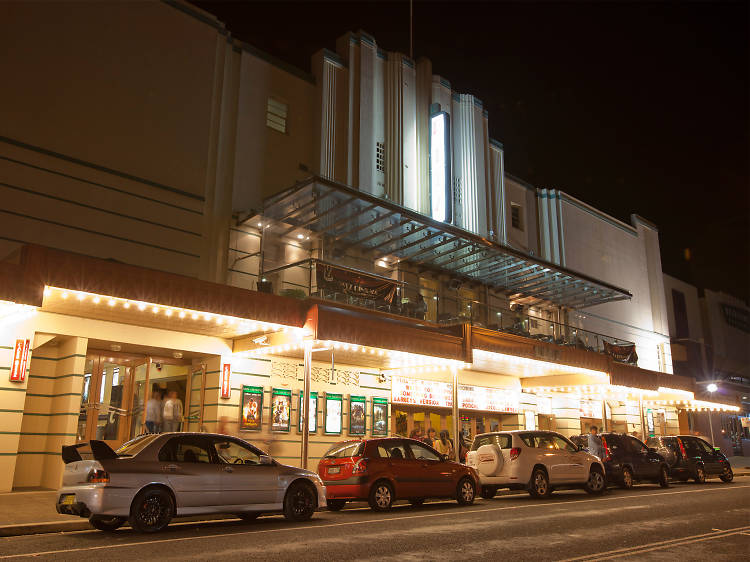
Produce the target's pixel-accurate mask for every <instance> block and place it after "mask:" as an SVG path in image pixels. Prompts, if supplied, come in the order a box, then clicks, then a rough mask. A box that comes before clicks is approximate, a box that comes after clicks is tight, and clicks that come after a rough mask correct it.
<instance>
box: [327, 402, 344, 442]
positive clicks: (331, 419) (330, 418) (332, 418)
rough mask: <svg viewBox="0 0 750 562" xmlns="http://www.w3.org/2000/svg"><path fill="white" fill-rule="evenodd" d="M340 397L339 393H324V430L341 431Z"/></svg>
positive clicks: (337, 432)
mask: <svg viewBox="0 0 750 562" xmlns="http://www.w3.org/2000/svg"><path fill="white" fill-rule="evenodd" d="M341 405H342V398H341V395H340V394H328V393H326V412H325V426H324V429H325V432H326V433H335V434H340V433H341V415H342V407H341Z"/></svg>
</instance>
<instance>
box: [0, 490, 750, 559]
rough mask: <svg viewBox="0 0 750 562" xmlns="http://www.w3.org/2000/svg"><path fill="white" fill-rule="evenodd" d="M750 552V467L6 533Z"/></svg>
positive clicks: (148, 541) (36, 546)
mask: <svg viewBox="0 0 750 562" xmlns="http://www.w3.org/2000/svg"><path fill="white" fill-rule="evenodd" d="M748 556H750V477H739V478H736V479H735V481H734V482H733V483H731V484H724V483H722V482H720V481H719V480H710V481H709V482H708V483H707V484H705V485H703V486H700V485H697V484H692V483H688V484H674V485H673V486H672V487H670V488H668V489H664V490H662V489H660V488H659V487H657V486H654V485H642V486H637V487H636V488H635V489H633V490H629V491H624V490H613V491H612V492H611V493H609V494H607V495H605V496H601V497H592V496H588V495H587V494H586V493H584V492H580V491H561V492H555V493H554V494H553V495H552V496H551V497H550V498H549V499H547V500H534V499H531V498H530V497H529V496H527V495H525V494H524V495H506V496H498V497H496V498H494V499H492V500H477V502H476V503H475V504H474V505H473V506H469V507H459V506H458V505H456V503H455V502H448V501H442V502H433V503H428V504H425V505H424V506H422V507H412V506H410V505H408V504H406V505H403V506H402V505H398V506H396V507H395V508H394V509H393V510H392V511H391V512H389V513H374V512H372V511H370V510H369V509H368V508H365V507H364V506H361V505H357V504H355V505H353V506H352V507H351V508H347V509H344V510H343V511H341V512H338V513H332V512H327V511H324V512H320V513H316V514H315V516H314V517H313V519H312V521H309V522H307V523H304V524H292V523H288V522H286V521H285V520H284V519H283V518H282V517H279V516H269V517H261V518H260V519H258V520H257V521H254V522H252V523H243V522H240V521H238V520H234V519H231V520H222V521H214V522H203V523H181V524H174V525H170V527H169V528H168V529H167V530H165V531H164V532H162V533H159V534H157V535H140V534H137V533H135V532H133V531H132V530H130V529H129V528H124V529H121V530H119V531H117V532H116V533H114V534H107V533H102V532H99V531H93V530H92V531H78V532H69V533H55V534H46V535H31V536H19V537H9V538H3V539H0V560H2V559H17V558H20V557H37V558H41V559H58V560H89V559H95V560H102V559H110V560H127V559H141V560H145V561H148V560H185V559H213V560H217V561H222V562H223V561H225V560H240V559H242V560H247V559H250V558H252V559H257V560H274V561H278V560H331V559H347V560H356V561H357V562H360V561H362V560H382V559H383V558H395V559H399V560H456V559H461V560H470V559H477V560H480V559H481V560H497V559H500V558H502V559H510V560H514V559H515V560H594V559H595V560H609V559H614V558H635V557H638V558H640V559H655V560H662V559H663V560H670V562H673V561H674V560H675V559H679V560H681V561H684V560H701V559H702V560H709V559H710V560H712V561H714V560H737V559H747V558H748Z"/></svg>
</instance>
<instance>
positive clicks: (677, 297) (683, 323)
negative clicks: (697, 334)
mask: <svg viewBox="0 0 750 562" xmlns="http://www.w3.org/2000/svg"><path fill="white" fill-rule="evenodd" d="M672 306H673V307H674V327H675V332H676V333H675V337H676V338H687V337H689V336H690V329H689V328H688V317H687V304H686V303H685V294H684V293H683V292H682V291H678V290H677V289H672Z"/></svg>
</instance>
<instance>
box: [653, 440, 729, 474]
mask: <svg viewBox="0 0 750 562" xmlns="http://www.w3.org/2000/svg"><path fill="white" fill-rule="evenodd" d="M646 443H647V444H648V446H649V447H653V448H654V449H656V450H657V451H658V452H659V453H660V454H661V455H662V456H663V457H664V458H665V459H666V460H667V463H668V464H669V470H670V473H671V476H672V478H675V479H677V480H680V481H682V482H687V481H688V480H689V479H690V478H692V479H693V480H695V481H696V482H697V483H699V484H703V483H704V482H705V481H706V479H707V478H710V477H711V476H718V477H719V478H721V480H722V481H724V482H731V481H732V480H734V473H733V472H732V466H731V465H730V464H729V459H727V457H726V456H725V455H724V453H722V452H721V451H720V450H718V449H716V448H714V447H712V446H711V445H709V444H708V443H707V442H706V441H704V440H703V439H701V438H700V437H696V436H694V435H671V436H660V437H649V439H648V441H647V442H646Z"/></svg>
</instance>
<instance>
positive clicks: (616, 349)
mask: <svg viewBox="0 0 750 562" xmlns="http://www.w3.org/2000/svg"><path fill="white" fill-rule="evenodd" d="M604 353H606V354H607V355H610V356H611V357H612V359H614V360H615V361H619V362H620V363H629V364H631V365H635V364H637V363H638V354H637V353H636V352H635V344H634V343H630V344H625V345H615V344H613V343H608V342H607V341H605V342H604Z"/></svg>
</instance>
